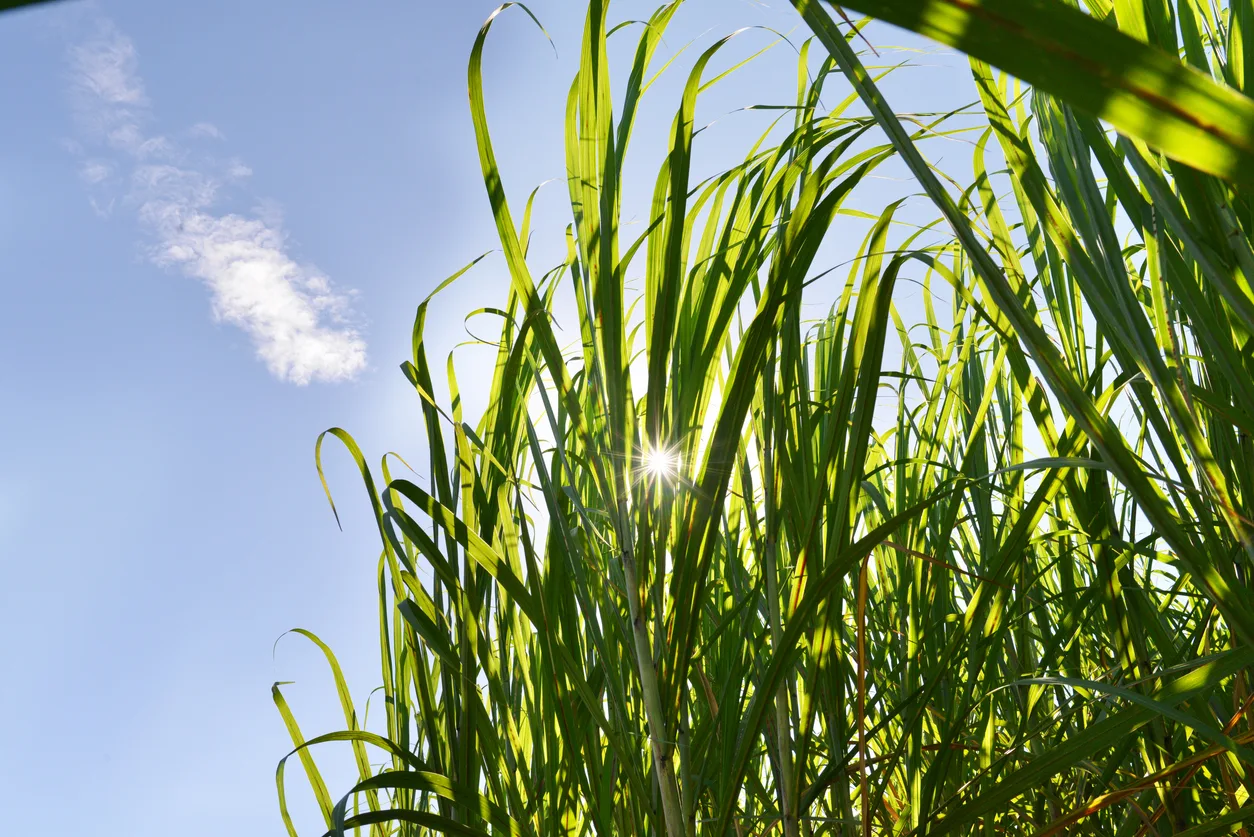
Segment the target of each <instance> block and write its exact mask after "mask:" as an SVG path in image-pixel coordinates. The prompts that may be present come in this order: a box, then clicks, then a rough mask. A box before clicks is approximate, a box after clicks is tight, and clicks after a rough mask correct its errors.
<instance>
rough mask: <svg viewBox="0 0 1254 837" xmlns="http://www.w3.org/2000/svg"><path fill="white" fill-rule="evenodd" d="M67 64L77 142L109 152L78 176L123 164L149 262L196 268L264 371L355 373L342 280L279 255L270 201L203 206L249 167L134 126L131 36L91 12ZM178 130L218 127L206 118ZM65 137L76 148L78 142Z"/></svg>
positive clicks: (356, 347)
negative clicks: (94, 22) (206, 157)
mask: <svg viewBox="0 0 1254 837" xmlns="http://www.w3.org/2000/svg"><path fill="white" fill-rule="evenodd" d="M70 67H71V83H72V96H73V102H74V108H75V115H76V117H77V119H78V122H79V125H80V128H81V130H82V132H83V134H84V135H85V137H86V144H87V145H90V146H94V147H95V148H96V149H97V150H100V149H102V148H103V149H108V150H111V151H112V152H114V154H115V155H116V158H115V159H105V158H102V157H91V158H88V159H85V160H84V161H83V163H82V164H81V166H80V169H79V173H80V176H81V177H82V178H83V180H84V181H85V182H86V183H87V184H88V186H89V187H93V188H99V187H102V186H104V185H105V184H107V183H109V182H110V181H112V180H114V179H115V178H114V175H115V174H116V173H117V171H118V168H119V166H128V167H129V171H130V174H129V184H130V189H129V193H128V194H127V201H128V203H129V204H130V205H133V206H135V207H136V209H137V215H138V218H139V220H140V222H141V223H142V224H143V226H144V227H145V229H147V230H148V231H149V232H150V233H151V234H152V236H153V237H154V239H155V243H154V244H153V245H152V247H151V248H150V250H149V252H150V256H151V258H152V260H153V262H154V263H156V264H159V265H163V266H168V267H173V268H177V269H178V270H180V271H181V272H182V273H184V274H185V275H187V276H189V277H192V278H195V279H199V280H200V281H201V282H202V283H203V284H204V285H205V287H206V288H207V289H208V290H209V294H210V302H211V307H212V311H213V315H214V317H215V318H216V319H218V320H220V321H223V322H227V323H230V324H231V325H234V326H237V327H238V328H240V329H242V330H243V331H245V332H246V333H247V334H248V335H249V336H250V338H251V339H252V342H253V345H254V347H255V348H256V351H257V356H258V357H259V358H260V359H261V360H263V361H264V362H265V364H266V367H267V368H268V369H269V370H270V372H271V373H272V374H273V375H275V377H277V378H279V379H281V380H284V381H290V382H292V383H295V384H300V385H304V384H308V383H310V382H311V381H342V380H349V379H352V378H354V377H355V376H356V375H357V374H358V373H360V372H361V370H362V369H364V368H365V366H366V343H365V340H363V339H362V337H361V335H360V334H359V333H358V332H357V330H356V329H354V328H353V327H352V326H351V325H350V324H349V322H350V320H351V319H352V317H353V313H352V310H351V307H350V304H349V302H350V297H351V296H352V293H353V292H351V291H349V292H347V293H346V292H343V291H339V290H336V288H335V287H334V286H333V285H332V283H331V281H330V280H329V279H328V278H327V277H326V276H325V275H323V274H322V273H321V272H320V271H319V270H318V269H317V268H316V267H313V266H311V265H302V264H298V263H297V262H296V261H295V260H294V259H293V258H292V257H291V256H290V255H288V252H287V248H286V246H285V241H284V236H283V232H282V228H281V226H280V223H279V220H278V216H277V213H275V212H274V211H273V210H272V209H268V210H265V211H262V212H261V213H260V215H261V217H251V218H250V217H245V216H242V215H238V214H217V213H215V212H213V211H212V209H213V205H214V203H215V202H216V200H217V199H218V197H219V195H220V193H221V191H222V190H223V188H224V187H225V186H226V185H228V184H229V183H231V182H234V181H237V180H241V179H243V178H246V177H248V176H249V175H251V174H252V170H251V169H249V168H248V167H247V166H246V165H244V164H243V163H241V162H240V161H239V160H236V159H234V158H232V159H230V160H227V161H210V162H208V163H204V164H201V165H191V164H189V163H188V162H187V160H188V158H189V157H190V156H191V155H189V154H188V153H187V152H186V150H184V149H183V148H181V147H179V146H178V145H177V144H176V143H174V142H172V141H171V140H170V139H169V138H167V137H165V136H161V135H152V134H149V133H148V132H147V131H146V130H145V126H146V125H147V124H148V123H150V122H151V121H152V113H151V107H150V104H149V101H148V97H147V94H146V93H145V91H144V84H143V80H142V79H141V78H140V76H139V71H138V67H139V61H138V55H137V53H136V51H135V46H134V44H132V43H131V40H130V39H129V38H127V37H126V36H125V35H123V34H122V33H121V32H119V31H118V30H117V29H116V28H115V27H114V26H113V25H112V24H111V23H109V22H107V21H106V22H102V23H101V24H100V26H99V28H98V30H97V32H96V34H95V35H94V36H93V37H91V38H90V39H88V40H87V41H85V42H84V43H83V44H81V45H79V46H76V47H74V48H72V49H71V50H70ZM185 136H190V137H193V138H197V137H198V138H210V139H217V140H220V139H222V133H221V132H220V131H219V130H218V129H217V128H216V127H215V126H213V125H211V124H210V123H208V122H202V123H198V124H197V125H194V126H192V128H191V129H189V130H188V131H187V132H186V134H185ZM71 147H72V149H73V150H74V152H75V153H77V154H80V155H81V154H83V153H84V151H83V149H82V146H80V145H79V144H78V143H73V144H72V145H71ZM91 202H92V206H93V207H95V208H96V209H97V211H98V212H101V210H100V206H101V205H102V203H103V200H97V198H96V196H92V198H91ZM112 205H113V201H112V200H110V201H109V202H108V204H107V206H108V207H109V208H112ZM101 214H107V212H102V213H101Z"/></svg>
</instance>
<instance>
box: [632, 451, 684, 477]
mask: <svg viewBox="0 0 1254 837" xmlns="http://www.w3.org/2000/svg"><path fill="white" fill-rule="evenodd" d="M641 464H642V465H643V466H644V470H645V473H647V474H648V475H649V476H651V477H653V478H654V479H655V480H670V479H673V478H675V477H677V476H679V456H678V455H676V454H675V453H674V452H672V451H669V450H666V449H665V448H650V449H648V450H646V451H645V452H644V456H643V457H642V458H641Z"/></svg>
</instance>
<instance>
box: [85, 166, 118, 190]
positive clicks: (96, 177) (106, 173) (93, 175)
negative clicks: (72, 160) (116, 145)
mask: <svg viewBox="0 0 1254 837" xmlns="http://www.w3.org/2000/svg"><path fill="white" fill-rule="evenodd" d="M116 170H117V166H115V165H114V164H113V161H112V160H95V159H93V160H85V161H84V162H83V164H82V165H81V166H79V168H78V173H79V176H80V177H82V178H83V180H84V181H85V182H86V183H87V185H88V186H95V185H96V184H97V183H103V182H104V181H106V180H108V179H109V178H110V177H112V176H113V173H114V171H116Z"/></svg>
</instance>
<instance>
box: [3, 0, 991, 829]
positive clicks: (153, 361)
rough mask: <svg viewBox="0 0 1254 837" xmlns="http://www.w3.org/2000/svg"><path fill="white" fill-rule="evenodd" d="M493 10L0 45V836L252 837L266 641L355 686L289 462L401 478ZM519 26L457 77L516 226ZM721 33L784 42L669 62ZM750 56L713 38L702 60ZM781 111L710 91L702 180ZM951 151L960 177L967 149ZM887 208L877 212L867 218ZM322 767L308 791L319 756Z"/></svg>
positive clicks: (531, 114)
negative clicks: (763, 111)
mask: <svg viewBox="0 0 1254 837" xmlns="http://www.w3.org/2000/svg"><path fill="white" fill-rule="evenodd" d="M494 5H495V4H494V3H492V2H478V0H473V2H472V1H470V0H467V2H456V3H445V2H417V3H416V2H412V0H409V2H392V1H391V0H387V1H386V2H385V0H379V2H373V3H367V4H341V3H330V2H318V3H307V2H295V0H271V1H270V2H266V3H251V2H250V3H244V2H237V0H223V1H222V2H215V3H177V4H172V3H163V2H156V0H117V2H98V3H77V4H68V5H56V6H49V7H43V8H37V9H34V10H28V11H22V12H17V13H11V14H6V15H4V16H3V17H0V73H3V77H4V78H6V79H10V80H11V83H8V84H5V85H0V113H3V114H5V119H4V125H5V129H4V130H3V131H0V259H2V263H3V266H4V273H3V276H4V279H3V288H4V291H5V297H6V302H5V304H4V305H3V306H2V307H0V358H3V360H0V404H2V405H3V410H0V433H2V434H3V438H4V442H5V443H4V445H3V448H2V449H0V567H2V570H3V576H2V582H3V583H2V584H0V663H2V664H3V670H4V676H3V677H2V678H0V713H3V717H5V718H6V719H7V721H8V733H7V734H6V740H5V744H4V746H3V748H0V786H3V787H4V788H6V789H7V790H8V791H9V799H10V804H9V809H8V811H7V812H6V831H7V832H8V833H13V834H27V833H35V831H36V830H38V831H40V832H41V833H51V834H67V835H68V834H74V835H127V837H145V836H146V835H154V836H155V835H166V834H169V833H172V831H173V833H178V834H180V835H181V837H199V836H200V835H211V834H212V835H215V837H216V835H221V834H224V833H233V834H257V835H269V834H280V833H282V824H281V822H280V819H279V816H278V810H277V803H276V798H275V791H274V768H275V763H276V762H277V760H278V759H279V758H280V757H281V756H282V755H283V754H284V753H285V752H286V751H287V749H288V738H287V734H286V731H285V730H284V728H283V725H282V723H281V721H280V719H279V716H278V714H277V712H276V711H275V709H274V706H273V704H272V703H271V699H270V685H271V683H272V682H273V681H275V680H294V681H296V683H295V685H293V686H289V687H287V690H286V694H287V695H288V699H289V700H290V702H291V704H292V706H293V708H294V710H295V711H296V712H297V714H298V716H299V718H300V720H301V722H302V725H303V726H304V729H305V731H306V733H307V734H309V735H313V734H316V733H317V732H321V731H328V730H330V729H333V728H338V726H339V725H340V724H339V723H338V722H337V715H336V712H337V709H336V704H335V696H334V690H333V687H332V684H331V682H330V678H329V676H328V674H327V673H326V670H325V666H324V665H323V664H322V662H321V660H320V657H319V655H318V653H317V651H316V650H315V649H313V648H312V647H311V646H309V645H308V643H306V642H304V641H303V640H300V639H298V638H295V637H288V638H286V639H284V640H283V641H282V642H281V643H279V645H278V651H277V654H276V655H275V656H274V657H272V654H271V647H272V645H273V643H274V642H275V640H276V639H277V638H278V637H279V636H280V635H281V634H283V632H284V631H285V630H287V629H289V628H292V627H297V626H299V627H305V628H308V629H310V630H313V631H315V632H317V633H318V634H319V635H320V636H322V638H323V639H325V640H326V641H327V642H328V643H330V644H331V645H332V647H333V648H334V649H335V650H336V652H337V653H338V655H339V657H340V660H341V662H342V664H343V666H344V669H345V671H346V674H347V675H348V678H349V681H350V683H351V685H352V686H353V690H354V695H355V697H356V699H357V701H358V703H359V707H360V705H361V703H362V702H364V700H365V698H366V695H367V694H368V693H369V691H370V689H372V688H373V687H374V686H375V684H376V683H377V681H378V674H377V667H378V664H377V645H376V621H375V620H376V610H375V608H376V602H375V597H374V596H375V594H374V589H373V585H374V578H373V573H374V566H375V560H376V556H377V544H376V542H375V535H374V534H373V533H372V529H371V526H370V523H369V521H368V519H367V516H366V512H367V510H366V505H365V502H364V498H362V497H361V489H360V485H359V483H358V482H357V480H356V477H355V474H354V473H353V471H352V469H351V468H350V467H349V465H348V463H347V461H346V457H343V456H339V455H338V452H333V453H332V455H331V462H330V464H329V467H328V477H329V479H330V480H331V482H332V486H333V488H334V489H335V490H336V492H337V496H338V498H339V499H340V501H341V502H340V506H341V509H342V512H341V514H342V517H343V520H344V531H343V532H340V531H339V530H337V529H336V526H335V523H334V521H333V519H332V517H331V514H330V511H329V509H328V507H327V505H326V501H325V498H324V497H323V496H322V491H321V488H320V486H319V484H318V480H317V476H316V474H315V472H314V468H313V444H314V439H315V438H316V436H317V434H318V433H319V432H320V431H321V430H323V429H325V428H327V427H330V426H335V425H338V426H343V427H346V428H348V429H349V430H351V431H352V432H353V433H354V434H355V435H356V436H357V437H358V439H359V441H360V442H361V443H362V445H363V447H364V448H365V449H366V451H367V452H368V455H369V457H370V459H371V460H372V461H376V462H377V460H378V457H379V456H380V455H382V454H383V453H384V452H386V451H388V450H398V451H401V452H402V453H405V454H406V455H407V456H414V457H415V458H417V459H418V460H419V461H421V454H422V447H421V442H420V439H421V425H420V417H419V412H418V405H417V401H416V398H415V396H414V394H413V392H412V390H410V389H409V388H408V386H407V385H406V383H405V381H404V379H403V377H402V376H401V374H400V373H399V372H398V371H397V368H396V367H397V364H398V363H399V362H400V361H401V360H402V359H404V358H405V357H407V355H408V351H409V349H408V341H409V329H410V325H411V322H412V317H413V312H414V308H415V306H416V305H417V304H418V302H419V301H421V299H422V298H423V297H424V296H425V295H426V294H427V293H429V292H430V290H431V289H432V288H434V286H435V285H436V284H437V283H438V282H439V281H440V280H442V279H443V278H444V277H445V276H447V275H448V274H450V273H452V272H453V271H454V270H456V269H458V268H459V267H461V266H462V265H463V264H465V263H466V262H468V261H469V260H470V259H471V258H473V257H475V256H477V255H478V254H480V253H481V252H483V251H485V250H488V249H491V248H492V247H493V244H494V231H493V227H492V223H491V216H490V214H489V212H488V209H487V202H486V200H485V198H484V193H483V186H482V181H481V180H480V177H479V173H478V172H479V169H478V160H477V156H476V152H475V148H474V140H473V135H472V132H471V127H470V120H469V114H468V108H467V105H466V82H465V65H466V59H467V56H468V54H469V50H470V46H471V44H472V42H473V39H474V37H475V34H476V32H477V30H478V28H479V26H480V25H481V24H482V22H483V20H484V19H485V18H486V17H487V15H488V14H489V13H490V12H491V10H492V9H493V8H494ZM532 8H533V9H534V10H535V12H536V13H537V15H538V16H539V17H540V18H541V20H542V21H543V22H544V24H545V26H546V27H547V28H548V31H549V33H550V34H551V35H552V37H553V40H554V42H555V43H556V45H557V56H556V57H555V56H554V53H553V51H552V49H550V47H549V46H548V45H547V44H546V42H545V41H544V39H543V36H541V35H540V34H539V33H538V32H537V31H536V30H535V28H534V27H533V26H531V25H530V24H529V23H527V22H526V19H525V18H524V16H522V15H517V14H511V15H506V16H505V17H504V18H503V19H502V21H501V23H500V24H499V25H498V27H497V29H496V30H494V32H493V36H492V39H491V40H490V42H489V47H488V54H487V58H486V61H485V76H486V78H487V95H488V108H489V117H490V119H491V121H492V124H493V126H494V130H495V138H496V143H497V151H498V155H499V156H500V158H501V162H502V166H503V168H504V170H505V179H506V186H507V188H508V189H509V190H510V192H511V194H512V196H513V198H514V200H516V201H521V200H522V199H523V198H524V197H525V195H526V192H527V190H529V189H530V188H531V187H532V186H534V185H536V184H538V183H540V182H541V181H543V180H546V179H548V178H552V177H557V176H560V175H561V166H562V150H561V147H560V139H561V132H562V122H561V120H562V110H563V107H564V102H565V94H566V87H567V84H568V81H569V78H570V75H571V73H572V72H573V69H574V62H575V60H576V58H577V50H578V36H579V31H580V27H581V25H582V12H583V4H582V3H577V2H575V0H537V2H535V3H534V4H532ZM613 8H614V11H613V12H612V14H613V16H614V17H615V18H617V19H622V18H625V17H645V16H647V14H648V12H649V11H650V10H651V8H652V4H645V3H640V2H635V0H623V2H620V3H618V4H616V5H615V6H614V7H613ZM745 25H771V26H775V27H778V28H780V29H783V30H793V29H794V28H795V26H796V21H795V17H794V13H793V12H792V10H791V7H790V6H789V5H788V3H787V2H785V0H773V2H772V3H771V4H769V5H768V4H764V3H759V2H751V0H724V2H716V0H705V1H703V0H694V2H691V3H690V4H689V5H688V7H687V8H685V10H683V11H682V12H681V13H680V15H679V16H678V17H677V18H676V21H675V24H674V25H673V27H672V32H671V35H670V36H669V37H668V41H667V49H668V50H673V49H675V48H678V47H679V46H682V45H683V44H684V43H686V42H687V41H689V40H690V39H694V38H695V39H697V43H698V44H708V43H710V42H712V41H713V39H714V38H715V37H716V36H718V35H722V34H725V33H727V32H729V31H732V30H733V29H736V28H738V27H740V26H745ZM876 32H877V30H875V29H874V28H873V29H872V33H873V34H872V38H873V40H877V42H879V43H903V42H908V43H917V42H914V41H910V40H909V39H907V38H905V37H904V36H902V35H901V34H900V33H895V32H889V31H887V30H879V31H878V34H875V33H876ZM794 34H796V33H795V32H794ZM770 38H771V36H770V35H769V34H768V33H765V32H760V31H751V32H746V33H744V34H743V35H742V36H741V38H740V39H738V40H739V41H740V42H738V43H737V44H735V45H733V48H732V51H731V53H730V54H731V55H735V56H737V57H743V56H744V55H747V54H748V53H749V52H751V51H753V50H755V49H757V48H759V47H761V46H763V45H765V44H766V43H768V42H769V41H770ZM625 43H626V41H625V40H624V44H625ZM619 57H620V59H621V57H622V56H619ZM916 60H919V61H920V62H921V63H924V64H926V65H927V66H924V67H922V68H919V69H912V70H908V71H906V73H905V74H903V75H902V76H901V77H900V79H899V80H896V81H893V82H890V83H889V84H887V85H886V89H887V91H888V92H889V95H890V97H891V98H892V100H893V102H894V104H895V105H896V106H898V108H899V109H907V110H910V109H928V110H935V109H940V108H942V107H952V106H955V105H957V104H961V103H963V102H965V101H969V100H971V99H973V98H974V96H973V95H972V92H971V89H970V84H969V82H968V80H967V78H966V76H965V75H964V74H963V73H962V72H961V70H960V68H958V66H957V64H956V63H955V62H954V61H952V60H951V59H944V58H937V57H934V56H923V57H916ZM681 63H682V62H681ZM619 66H621V63H620V65H619ZM723 66H725V64H724V65H723ZM685 72H686V70H685ZM795 79H796V75H795V57H794V55H793V54H792V53H791V52H790V51H789V50H788V49H787V48H779V49H776V50H774V51H772V52H771V53H770V54H768V55H767V56H766V57H765V58H764V59H763V60H762V61H760V62H758V64H757V65H756V66H754V67H753V68H751V69H750V70H747V71H745V72H744V73H743V74H742V75H740V76H738V77H736V78H735V79H734V80H733V81H731V82H728V83H725V84H724V85H721V86H720V87H719V88H716V89H715V90H714V91H712V93H711V96H710V97H709V99H708V101H707V102H706V104H705V105H703V108H704V110H703V111H702V113H703V114H704V116H705V118H706V119H709V120H713V119H716V118H718V119H720V122H719V126H718V127H717V129H716V130H713V131H710V132H709V133H708V134H707V135H706V136H705V138H704V139H702V140H701V142H703V143H707V147H708V148H709V150H710V155H711V156H710V157H709V158H707V159H710V160H714V161H717V159H719V157H718V155H719V154H720V153H725V154H727V155H730V156H728V157H727V158H726V159H727V161H728V162H731V161H732V160H736V159H739V158H740V156H743V152H744V149H745V148H746V147H747V146H746V145H745V142H744V140H745V138H746V137H748V136H749V135H750V134H751V133H753V132H754V131H751V130H749V129H750V128H751V127H754V128H755V129H756V126H760V125H761V124H762V123H761V121H760V119H759V121H757V122H752V121H751V120H749V117H746V116H744V115H730V116H729V115H727V114H729V112H730V111H732V110H733V109H734V108H736V107H738V106H740V105H746V104H752V103H755V102H784V101H788V100H790V98H791V96H792V95H793V91H794V90H795V83H796V82H795ZM681 81H682V76H680V75H676V76H674V78H673V79H672V80H671V81H669V82H666V83H663V84H661V85H659V87H658V89H657V90H656V91H655V93H653V94H652V98H651V99H650V101H649V104H648V106H647V107H646V108H645V110H644V111H643V113H642V116H641V121H640V123H639V127H637V129H636V133H635V137H636V138H635V140H634V142H635V144H636V145H635V149H636V154H637V155H638V156H639V157H640V159H641V162H640V166H641V168H640V172H641V173H642V175H647V177H644V176H642V178H641V179H640V181H639V182H634V183H631V184H629V191H628V213H627V214H628V215H630V214H632V211H633V209H632V207H633V203H632V202H633V201H634V202H635V203H634V207H635V210H636V211H642V210H643V209H644V208H645V207H646V206H647V205H646V204H643V203H641V201H642V200H644V199H645V198H647V194H648V191H649V190H650V189H651V188H652V178H651V172H652V171H655V170H656V165H657V162H658V160H659V159H660V154H661V153H662V150H663V148H664V146H663V145H662V141H663V138H664V135H665V131H666V129H667V127H668V126H669V122H670V118H671V115H672V114H673V111H674V107H675V105H676V104H677V99H676V95H677V85H678V83H679V82H681ZM668 85H669V86H668ZM842 89H843V88H842ZM742 119H743V120H746V121H743V123H742V122H741V121H738V120H742ZM952 153H953V154H954V165H955V166H956V167H957V168H958V171H959V172H960V171H961V170H962V169H963V167H965V166H967V165H968V163H967V162H966V160H967V159H969V156H970V153H969V150H958V151H956V152H952ZM959 179H960V180H961V179H962V177H961V176H959ZM903 189H904V190H905V192H909V191H913V190H912V189H911V188H909V184H904V185H903V184H901V183H899V182H894V181H887V180H886V181H883V182H882V184H881V185H880V186H875V187H874V188H873V189H872V190H871V191H870V192H869V193H868V201H867V204H868V207H869V206H870V205H872V204H874V203H876V202H881V199H882V198H884V197H885V196H888V195H890V194H896V193H904V192H902V190H903ZM877 190H878V191H877ZM894 190H895V191H894ZM561 192H562V190H561V189H560V187H554V188H551V189H550V190H548V191H547V192H546V193H544V197H543V198H542V199H541V201H540V209H539V219H538V227H539V229H540V231H541V233H542V234H543V235H546V236H548V238H547V239H545V240H546V241H547V243H542V244H540V245H538V247H539V249H538V253H539V256H538V258H542V257H543V256H544V254H545V253H556V252H559V248H562V247H564V244H563V243H562V240H561V235H560V229H561V227H560V225H561V224H563V223H564V220H563V218H564V216H563V215H562V194H561ZM924 214H927V213H924ZM933 214H934V213H933ZM920 217H922V216H920ZM928 217H931V216H930V215H928ZM861 234H862V233H861V230H860V229H859V230H858V231H857V238H860V236H861ZM851 240H852V239H851ZM855 243H856V242H855ZM546 248H547V249H546ZM504 283H505V277H504V274H503V272H502V270H501V266H500V264H499V262H496V261H494V260H493V258H492V257H490V258H489V259H487V260H485V261H484V262H483V263H482V266H481V267H480V268H479V269H477V270H476V271H474V272H473V273H472V274H470V275H469V276H468V277H467V279H466V281H465V282H464V283H461V284H459V285H457V286H455V287H454V288H453V289H452V290H450V291H449V292H448V293H447V294H446V295H445V296H444V297H442V298H441V300H440V303H439V305H438V307H437V308H436V309H435V312H434V313H433V316H432V320H433V325H432V326H431V328H434V329H437V330H438V335H439V339H438V340H437V344H438V345H442V346H443V348H444V350H447V349H449V348H451V347H452V346H453V344H454V343H455V342H457V341H459V340H461V339H464V338H465V331H464V328H463V324H462V317H463V315H464V313H465V312H467V311H469V310H470V309H471V308H474V307H478V306H480V305H484V304H491V303H493V302H495V301H497V300H501V299H503V298H504V288H505V284H504ZM820 290H821V288H820ZM463 385H464V386H466V387H467V389H469V390H470V392H469V399H468V400H469V401H470V406H471V407H472V408H473V406H474V387H473V377H472V378H471V379H470V380H468V379H467V378H465V377H463ZM322 761H323V762H324V769H325V771H326V774H327V776H328V778H329V780H330V781H331V782H332V784H333V787H335V788H340V787H342V785H341V784H340V783H339V780H340V779H343V778H346V776H347V774H346V773H345V772H344V771H343V770H342V769H339V768H338V767H337V766H336V763H337V762H338V763H339V764H341V765H343V764H346V761H345V759H344V754H343V753H342V752H338V751H334V750H328V751H325V755H324V756H323V759H322ZM289 787H290V788H291V791H290V796H291V799H292V803H293V805H294V806H295V807H296V808H297V816H296V821H297V823H298V825H300V826H301V827H302V833H308V834H315V833H320V832H319V831H318V829H317V821H316V817H311V816H310V815H311V814H314V813H315V812H314V809H313V808H312V798H311V797H310V796H309V794H308V793H307V792H306V790H305V787H304V783H303V779H302V778H301V776H300V773H299V769H298V768H296V767H295V765H293V769H292V770H291V771H289Z"/></svg>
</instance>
